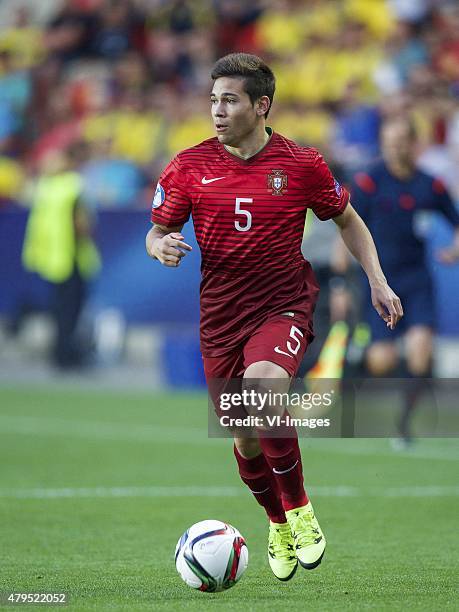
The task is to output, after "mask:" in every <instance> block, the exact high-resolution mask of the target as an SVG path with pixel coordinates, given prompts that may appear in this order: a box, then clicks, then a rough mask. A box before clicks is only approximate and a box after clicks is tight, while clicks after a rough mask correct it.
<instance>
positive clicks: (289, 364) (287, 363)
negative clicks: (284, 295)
mask: <svg viewBox="0 0 459 612" xmlns="http://www.w3.org/2000/svg"><path fill="white" fill-rule="evenodd" d="M312 338H313V335H312V331H311V329H305V328H304V327H299V326H296V325H295V319H294V318H293V317H291V316H289V315H278V316H276V317H273V318H271V319H270V320H269V321H266V322H265V323H263V324H262V325H260V327H259V328H258V329H257V330H256V331H255V332H254V333H253V334H252V336H251V337H250V338H249V340H248V341H247V342H246V343H245V344H244V345H243V346H241V347H237V348H236V349H233V350H231V351H229V352H228V353H224V354H223V355H220V356H218V357H204V358H203V359H204V372H205V375H206V380H207V383H209V381H210V380H211V379H215V378H226V379H228V378H233V379H234V378H242V376H243V375H244V372H245V370H246V369H247V368H248V367H249V365H251V364H252V363H256V362H257V361H271V362H272V363H275V364H277V365H279V366H281V368H284V370H286V371H287V372H288V373H289V374H290V376H295V374H296V372H297V371H298V368H299V367H300V363H301V360H302V359H303V355H304V352H305V350H306V348H307V346H308V344H309V343H310V342H311V340H312Z"/></svg>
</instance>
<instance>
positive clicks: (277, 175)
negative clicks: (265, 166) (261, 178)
mask: <svg viewBox="0 0 459 612" xmlns="http://www.w3.org/2000/svg"><path fill="white" fill-rule="evenodd" d="M287 183H288V180H287V175H286V174H284V171H283V170H271V174H268V187H269V188H270V189H272V195H283V191H284V189H286V187H287Z"/></svg>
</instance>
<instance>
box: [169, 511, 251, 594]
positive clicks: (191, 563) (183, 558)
mask: <svg viewBox="0 0 459 612" xmlns="http://www.w3.org/2000/svg"><path fill="white" fill-rule="evenodd" d="M248 562H249V551H248V549H247V545H246V543H245V540H244V538H243V537H242V535H241V534H240V533H239V531H238V530H237V529H235V528H234V527H232V526H231V525H228V523H223V522H222V521H215V520H207V521H200V522H199V523H195V524H194V525H192V526H191V527H190V528H189V529H187V530H186V531H185V533H184V534H183V535H182V537H181V538H180V539H179V541H178V542H177V546H176V547H175V567H176V568H177V571H178V573H179V574H180V577H181V578H182V580H184V582H185V583H186V584H187V585H188V586H190V587H191V588H193V589H198V590H199V591H203V592H206V593H215V592H217V591H224V590H226V589H229V588H231V587H232V586H234V585H235V584H236V582H238V580H239V579H240V578H241V576H242V574H243V573H244V572H245V570H246V569H247V565H248Z"/></svg>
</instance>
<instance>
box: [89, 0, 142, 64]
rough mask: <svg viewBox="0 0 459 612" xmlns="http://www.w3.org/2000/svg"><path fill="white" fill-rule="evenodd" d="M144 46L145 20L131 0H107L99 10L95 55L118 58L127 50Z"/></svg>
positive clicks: (94, 36)
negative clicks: (135, 9)
mask: <svg viewBox="0 0 459 612" xmlns="http://www.w3.org/2000/svg"><path fill="white" fill-rule="evenodd" d="M136 46H137V47H138V48H139V50H143V48H144V37H143V22H142V20H141V19H139V18H138V17H137V15H136V13H135V12H134V10H133V8H132V6H131V3H130V2H129V0H106V1H105V2H104V4H103V6H102V8H101V10H100V12H99V23H98V24H97V30H96V32H95V33H94V35H93V39H92V49H93V51H94V53H95V55H97V56H99V57H103V58H105V59H107V60H116V59H118V58H120V57H121V56H122V55H124V54H125V53H127V51H129V50H131V49H133V48H135V47H136Z"/></svg>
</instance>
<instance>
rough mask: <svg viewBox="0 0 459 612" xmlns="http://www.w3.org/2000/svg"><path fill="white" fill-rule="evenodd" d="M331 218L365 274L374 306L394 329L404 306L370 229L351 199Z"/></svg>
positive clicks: (401, 315)
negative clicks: (341, 210) (381, 260)
mask: <svg viewBox="0 0 459 612" xmlns="http://www.w3.org/2000/svg"><path fill="white" fill-rule="evenodd" d="M333 221H334V222H335V223H336V225H337V226H338V228H339V230H340V232H341V237H342V239H343V242H344V244H345V245H346V246H347V248H348V249H349V251H350V252H351V253H352V255H354V257H355V258H356V259H357V261H358V262H359V263H360V265H361V266H362V268H363V269H364V271H365V274H366V275H367V277H368V282H369V283H370V288H371V300H372V303H373V306H374V307H375V310H376V311H377V312H378V314H379V316H380V317H381V318H382V319H383V320H384V321H385V323H386V325H387V327H390V329H394V327H395V326H396V325H397V323H398V321H399V320H400V319H401V318H402V317H403V308H402V304H401V302H400V298H399V297H398V296H397V295H396V294H395V293H394V292H393V291H392V289H391V288H390V287H389V285H388V284H387V280H386V277H385V276H384V273H383V271H382V269H381V264H380V263H379V258H378V253H377V251H376V246H375V243H374V241H373V238H372V236H371V234H370V231H369V230H368V228H367V226H366V225H365V223H364V222H363V220H362V218H361V217H360V216H359V215H358V214H357V212H356V211H355V209H354V208H353V207H352V205H351V203H350V202H349V203H348V204H347V206H346V208H345V209H344V211H343V212H342V213H341V214H340V215H338V216H336V217H333Z"/></svg>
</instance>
